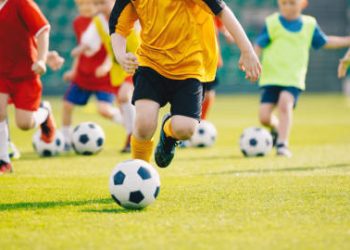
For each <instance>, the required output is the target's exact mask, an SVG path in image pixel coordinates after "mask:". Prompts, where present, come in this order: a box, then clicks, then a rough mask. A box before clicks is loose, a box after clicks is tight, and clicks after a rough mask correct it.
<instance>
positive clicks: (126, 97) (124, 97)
mask: <svg viewBox="0 0 350 250" xmlns="http://www.w3.org/2000/svg"><path fill="white" fill-rule="evenodd" d="M130 101H131V100H130V98H129V95H127V94H126V93H123V94H121V95H119V96H118V102H119V103H120V104H123V103H128V102H130Z"/></svg>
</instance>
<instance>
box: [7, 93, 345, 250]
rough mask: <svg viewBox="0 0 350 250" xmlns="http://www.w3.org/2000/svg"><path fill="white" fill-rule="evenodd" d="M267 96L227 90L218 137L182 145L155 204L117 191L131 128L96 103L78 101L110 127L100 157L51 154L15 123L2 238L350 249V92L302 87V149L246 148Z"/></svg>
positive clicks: (33, 243) (214, 117)
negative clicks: (251, 155)
mask: <svg viewBox="0 0 350 250" xmlns="http://www.w3.org/2000/svg"><path fill="white" fill-rule="evenodd" d="M53 103H54V108H55V113H56V115H57V117H58V115H59V114H60V110H59V109H60V105H59V102H58V100H53ZM257 104H258V98H257V97H256V96H246V97H239V96H226V97H220V98H218V99H217V103H216V106H215V107H214V110H213V112H212V113H211V114H210V120H211V121H213V122H214V123H215V125H216V126H217V128H218V131H219V136H218V141H217V144H216V146H215V147H214V148H212V149H186V150H178V152H177V155H176V158H175V160H174V162H173V164H172V165H171V167H169V168H168V169H158V171H159V173H160V175H161V180H162V188H161V192H160V196H159V197H158V201H157V202H156V203H155V204H154V205H152V206H150V207H149V208H147V209H145V210H143V211H127V210H124V209H122V208H120V207H118V206H117V205H116V204H114V203H113V201H112V200H111V199H110V195H109V189H108V178H109V175H110V173H111V171H112V169H113V167H114V166H115V165H116V163H118V162H120V161H122V160H125V159H127V158H128V157H129V156H128V155H121V154H119V153H118V152H119V149H120V148H121V147H122V143H123V140H124V134H123V130H122V129H121V128H119V127H116V126H115V125H113V124H112V123H110V122H108V121H105V120H103V119H102V118H100V117H98V116H96V115H95V114H94V107H93V106H88V108H85V109H79V110H77V112H76V114H77V117H76V121H75V122H76V123H78V122H80V121H88V120H94V121H97V122H98V123H99V124H101V125H102V126H103V128H104V129H105V132H106V134H107V141H106V147H105V149H104V151H103V152H101V153H100V154H99V155H98V156H93V157H83V156H76V155H74V154H71V155H69V156H62V157H57V158H50V159H41V158H39V157H37V156H36V155H35V154H34V153H33V150H32V148H31V135H32V133H26V132H21V131H19V130H18V129H16V128H14V127H12V130H11V134H12V137H13V140H14V141H15V143H16V144H17V145H18V146H19V148H20V149H21V151H22V154H23V156H22V159H21V160H19V161H16V162H15V163H14V167H15V173H14V174H12V175H7V176H2V177H0V187H1V192H0V249H3V250H5V249H6V250H9V249H327V250H328V249H349V247H350V115H349V113H350V102H349V100H347V99H345V98H344V97H342V96H334V95H323V96H321V95H315V96H312V95H311V96H310V95H309V96H307V95H305V96H303V97H302V98H301V101H300V103H299V108H298V109H297V111H296V113H295V126H294V129H293V134H292V140H291V149H292V151H293V152H294V155H295V156H294V157H293V158H292V159H282V158H277V157H276V156H275V155H274V153H273V154H271V155H270V156H268V157H266V158H258V159H245V158H243V157H242V155H241V153H240V152H239V149H238V138H239V134H240V133H241V131H242V130H243V128H245V127H248V126H251V125H257V118H256V110H257ZM57 120H60V119H58V118H57ZM12 124H13V122H12Z"/></svg>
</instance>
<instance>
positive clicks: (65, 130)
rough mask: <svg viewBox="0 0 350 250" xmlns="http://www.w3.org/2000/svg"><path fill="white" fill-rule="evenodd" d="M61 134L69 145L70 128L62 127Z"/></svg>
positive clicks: (70, 141)
mask: <svg viewBox="0 0 350 250" xmlns="http://www.w3.org/2000/svg"><path fill="white" fill-rule="evenodd" d="M62 134H63V136H64V140H65V142H66V143H67V144H71V143H72V140H71V126H63V127H62Z"/></svg>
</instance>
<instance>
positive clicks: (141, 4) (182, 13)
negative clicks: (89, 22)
mask: <svg viewBox="0 0 350 250" xmlns="http://www.w3.org/2000/svg"><path fill="white" fill-rule="evenodd" d="M223 6H224V3H223V2H222V1H221V0H206V1H203V0H179V1H174V0H134V1H131V0H117V1H116V3H115V6H114V8H113V11H112V14H111V19H110V32H111V33H114V32H117V33H118V34H120V35H122V36H124V37H127V36H128V35H129V34H130V32H131V30H132V29H133V27H134V22H135V21H136V20H137V19H139V20H140V24H141V44H140V46H139V48H138V50H137V56H138V59H139V62H140V65H141V66H146V67H150V68H152V69H154V70H155V71H157V72H158V73H159V74H161V75H163V76H165V77H167V78H170V79H174V80H183V79H188V78H195V79H198V80H199V81H205V80H206V79H207V78H208V76H207V73H206V71H207V70H206V66H205V64H204V61H205V58H204V56H205V52H204V49H203V42H202V40H201V39H202V38H203V37H204V36H203V35H202V32H203V30H202V29H201V27H199V25H198V20H199V19H200V18H199V17H198V16H197V15H196V13H197V8H201V9H202V10H203V11H206V12H208V13H209V14H208V16H210V15H214V14H219V13H220V12H221V11H222V9H223ZM210 32H211V31H210ZM214 34H215V33H214Z"/></svg>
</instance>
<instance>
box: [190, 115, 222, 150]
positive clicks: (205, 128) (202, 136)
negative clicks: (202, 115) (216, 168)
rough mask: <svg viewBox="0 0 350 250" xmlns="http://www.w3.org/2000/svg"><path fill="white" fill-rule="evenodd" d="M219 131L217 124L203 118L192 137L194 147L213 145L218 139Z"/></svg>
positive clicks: (191, 141)
mask: <svg viewBox="0 0 350 250" xmlns="http://www.w3.org/2000/svg"><path fill="white" fill-rule="evenodd" d="M216 136H217V131H216V128H215V126H214V125H213V124H212V123H210V122H208V121H204V120H202V121H201V122H200V124H199V125H198V126H197V129H196V131H195V132H194V134H193V136H192V137H191V140H190V144H191V145H192V146H193V147H201V148H202V147H211V146H213V144H214V143H215V141H216Z"/></svg>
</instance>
